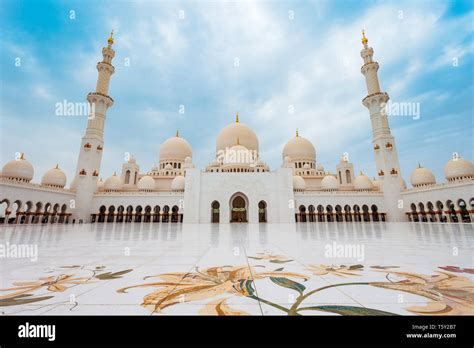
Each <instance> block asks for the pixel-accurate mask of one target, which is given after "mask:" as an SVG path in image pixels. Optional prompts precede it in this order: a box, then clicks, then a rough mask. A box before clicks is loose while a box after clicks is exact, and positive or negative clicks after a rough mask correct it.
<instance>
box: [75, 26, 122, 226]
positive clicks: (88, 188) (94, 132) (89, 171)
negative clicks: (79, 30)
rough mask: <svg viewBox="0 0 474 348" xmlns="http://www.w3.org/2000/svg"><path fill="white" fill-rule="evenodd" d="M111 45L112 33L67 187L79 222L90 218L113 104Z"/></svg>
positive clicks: (103, 51)
mask: <svg viewBox="0 0 474 348" xmlns="http://www.w3.org/2000/svg"><path fill="white" fill-rule="evenodd" d="M113 43H114V39H113V30H112V32H111V33H110V36H109V38H108V39H107V47H104V48H102V61H100V62H98V63H97V71H98V77H97V84H96V88H95V91H94V92H90V93H89V94H88V95H87V101H88V102H89V105H90V110H91V111H90V114H89V117H88V121H87V127H86V131H85V134H84V136H83V137H82V141H81V147H80V149H79V158H78V160H77V167H76V175H75V179H74V182H73V185H72V186H71V188H72V189H73V190H76V205H75V210H74V213H73V217H74V218H75V219H82V220H83V221H84V222H88V221H89V219H90V213H91V212H90V209H91V208H90V207H91V206H92V204H91V203H92V199H93V197H94V192H95V191H96V190H97V178H98V173H99V172H100V164H101V162H102V150H103V147H104V127H105V119H106V114H107V110H108V109H109V108H110V107H111V106H112V105H113V103H114V101H113V99H112V98H111V97H110V96H109V84H110V77H111V76H112V74H113V73H114V72H115V68H114V66H113V65H112V59H113V58H114V56H115V51H114V50H113V49H112V45H113Z"/></svg>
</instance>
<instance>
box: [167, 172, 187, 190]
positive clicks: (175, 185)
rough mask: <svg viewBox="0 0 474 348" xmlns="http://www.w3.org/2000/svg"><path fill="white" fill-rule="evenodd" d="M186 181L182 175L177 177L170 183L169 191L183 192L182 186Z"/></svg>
mask: <svg viewBox="0 0 474 348" xmlns="http://www.w3.org/2000/svg"><path fill="white" fill-rule="evenodd" d="M185 182H186V179H185V178H184V176H182V175H178V176H177V177H176V178H174V179H173V181H172V182H171V189H172V190H173V191H184V184H185Z"/></svg>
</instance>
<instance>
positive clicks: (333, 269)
mask: <svg viewBox="0 0 474 348" xmlns="http://www.w3.org/2000/svg"><path fill="white" fill-rule="evenodd" d="M306 269H307V270H308V271H310V272H311V273H313V274H314V275H318V276H323V275H328V274H333V275H335V276H338V277H342V278H346V277H347V276H360V275H361V274H360V271H362V270H363V269H364V266H362V265H352V266H345V265H340V266H334V265H307V266H306Z"/></svg>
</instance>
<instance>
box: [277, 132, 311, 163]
mask: <svg viewBox="0 0 474 348" xmlns="http://www.w3.org/2000/svg"><path fill="white" fill-rule="evenodd" d="M287 156H289V157H291V159H292V160H310V161H316V149H315V148H314V146H313V144H312V143H311V142H310V141H309V140H308V139H306V138H303V137H302V136H299V135H298V134H297V135H296V136H295V137H294V138H292V139H290V141H288V142H287V143H286V144H285V146H284V147H283V158H285V157H287Z"/></svg>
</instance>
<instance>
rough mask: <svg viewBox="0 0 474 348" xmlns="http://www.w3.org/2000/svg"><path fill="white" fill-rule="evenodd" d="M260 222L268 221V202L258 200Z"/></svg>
mask: <svg viewBox="0 0 474 348" xmlns="http://www.w3.org/2000/svg"><path fill="white" fill-rule="evenodd" d="M258 222H267V203H266V202H265V201H260V202H258Z"/></svg>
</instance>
